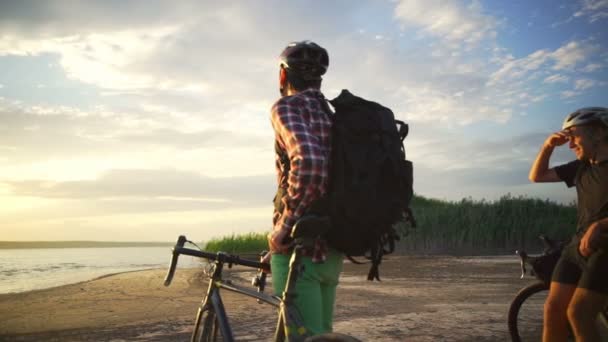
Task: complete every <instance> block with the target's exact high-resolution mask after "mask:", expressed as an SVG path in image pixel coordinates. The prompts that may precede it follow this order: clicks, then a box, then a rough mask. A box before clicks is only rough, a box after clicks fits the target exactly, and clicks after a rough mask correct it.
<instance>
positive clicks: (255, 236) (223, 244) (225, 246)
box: [204, 233, 268, 254]
mask: <svg viewBox="0 0 608 342" xmlns="http://www.w3.org/2000/svg"><path fill="white" fill-rule="evenodd" d="M204 249H205V250H206V251H209V252H220V251H221V252H226V253H231V254H258V253H260V252H261V251H263V250H268V243H267V242H266V233H247V234H242V235H234V234H232V235H230V236H226V237H222V238H216V239H211V240H209V241H207V244H206V245H205V248H204Z"/></svg>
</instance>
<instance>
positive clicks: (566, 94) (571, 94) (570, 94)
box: [560, 90, 581, 99]
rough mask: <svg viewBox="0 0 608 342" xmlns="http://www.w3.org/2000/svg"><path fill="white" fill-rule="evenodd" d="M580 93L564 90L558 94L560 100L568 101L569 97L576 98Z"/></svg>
mask: <svg viewBox="0 0 608 342" xmlns="http://www.w3.org/2000/svg"><path fill="white" fill-rule="evenodd" d="M580 94H581V93H580V92H578V91H573V90H564V91H562V92H561V93H560V95H561V98H563V99H569V98H571V97H576V96H579V95H580Z"/></svg>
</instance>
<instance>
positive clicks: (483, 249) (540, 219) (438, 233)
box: [205, 195, 576, 255]
mask: <svg viewBox="0 0 608 342" xmlns="http://www.w3.org/2000/svg"><path fill="white" fill-rule="evenodd" d="M411 207H412V211H413V212H414V216H415V218H416V221H417V224H418V227H417V228H416V229H412V228H409V227H407V226H406V225H405V224H398V225H397V228H398V231H399V232H400V234H401V235H402V238H401V241H400V242H399V243H398V244H397V252H398V253H442V254H466V255H475V254H498V253H513V252H514V251H515V250H516V249H525V250H528V251H530V252H537V251H540V250H541V249H542V243H541V242H540V240H539V239H538V236H539V235H540V234H545V235H547V236H549V237H552V238H556V239H566V238H568V237H570V236H572V235H573V234H574V231H575V227H576V207H575V206H574V205H561V204H557V203H554V202H551V201H548V200H540V199H534V198H526V197H512V196H510V195H506V196H503V197H502V198H500V199H498V200H496V201H486V200H479V201H477V200H472V199H470V198H465V199H462V200H460V201H454V202H452V201H442V200H437V199H430V198H425V197H423V196H415V197H414V199H413V201H412V204H411ZM205 249H207V250H211V251H219V250H222V251H224V252H229V253H237V254H239V253H240V254H242V253H258V252H260V251H262V250H266V249H268V247H267V242H266V233H249V234H245V235H238V236H235V235H232V236H229V237H224V238H219V239H215V240H211V241H209V242H208V243H207V246H206V247H205Z"/></svg>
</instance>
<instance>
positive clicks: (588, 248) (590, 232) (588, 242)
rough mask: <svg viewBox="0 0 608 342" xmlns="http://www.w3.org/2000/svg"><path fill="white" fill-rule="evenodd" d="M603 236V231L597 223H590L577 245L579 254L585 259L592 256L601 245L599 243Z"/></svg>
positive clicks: (603, 238)
mask: <svg viewBox="0 0 608 342" xmlns="http://www.w3.org/2000/svg"><path fill="white" fill-rule="evenodd" d="M605 234H606V232H604V231H603V229H602V227H601V225H600V224H599V223H598V222H594V223H592V224H591V225H590V226H589V228H588V229H587V231H586V232H585V235H583V238H582V239H581V241H580V243H579V245H578V251H579V253H580V254H581V255H582V256H584V257H585V258H586V257H588V256H590V255H591V254H593V252H595V250H597V248H598V247H599V246H600V245H601V242H602V241H603V240H605V238H606V236H604V235H605Z"/></svg>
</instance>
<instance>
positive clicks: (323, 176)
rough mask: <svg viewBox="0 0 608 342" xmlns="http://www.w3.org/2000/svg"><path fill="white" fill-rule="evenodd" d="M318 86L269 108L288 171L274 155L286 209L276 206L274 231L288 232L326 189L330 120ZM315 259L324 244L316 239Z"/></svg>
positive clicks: (321, 253) (323, 253)
mask: <svg viewBox="0 0 608 342" xmlns="http://www.w3.org/2000/svg"><path fill="white" fill-rule="evenodd" d="M324 101H325V97H324V96H323V94H322V93H321V91H319V90H318V89H313V88H310V89H306V90H304V91H301V92H298V93H297V94H295V95H292V96H285V97H282V98H281V99H279V100H278V101H277V102H276V103H275V104H274V106H272V111H271V122H272V127H273V128H274V131H275V137H276V143H277V144H278V148H279V149H280V150H281V151H283V153H286V154H287V157H288V159H289V165H290V166H289V172H288V173H287V172H285V170H283V165H282V163H281V156H280V155H279V153H276V155H275V164H276V169H277V175H278V179H277V180H278V183H279V185H280V186H281V187H283V188H286V189H287V195H286V196H285V197H284V198H283V204H284V205H285V210H283V212H282V213H280V212H277V210H276V209H275V211H274V214H273V224H274V228H273V229H275V230H277V229H285V230H289V231H291V228H292V227H293V225H294V224H295V223H296V221H297V220H298V219H299V218H300V217H301V216H302V215H303V214H304V213H305V212H306V210H307V209H308V208H309V207H310V204H311V203H312V202H313V201H314V200H316V199H318V198H320V197H321V196H322V195H324V194H325V192H326V191H327V186H328V180H329V156H330V151H331V135H330V134H331V119H330V117H329V114H328V113H327V112H326V110H327V109H326V108H328V107H327V106H325V105H324ZM311 254H312V257H313V260H314V261H323V260H325V257H326V254H327V245H326V243H325V241H321V240H320V241H317V243H316V244H315V248H314V251H313V252H312V253H311Z"/></svg>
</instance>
